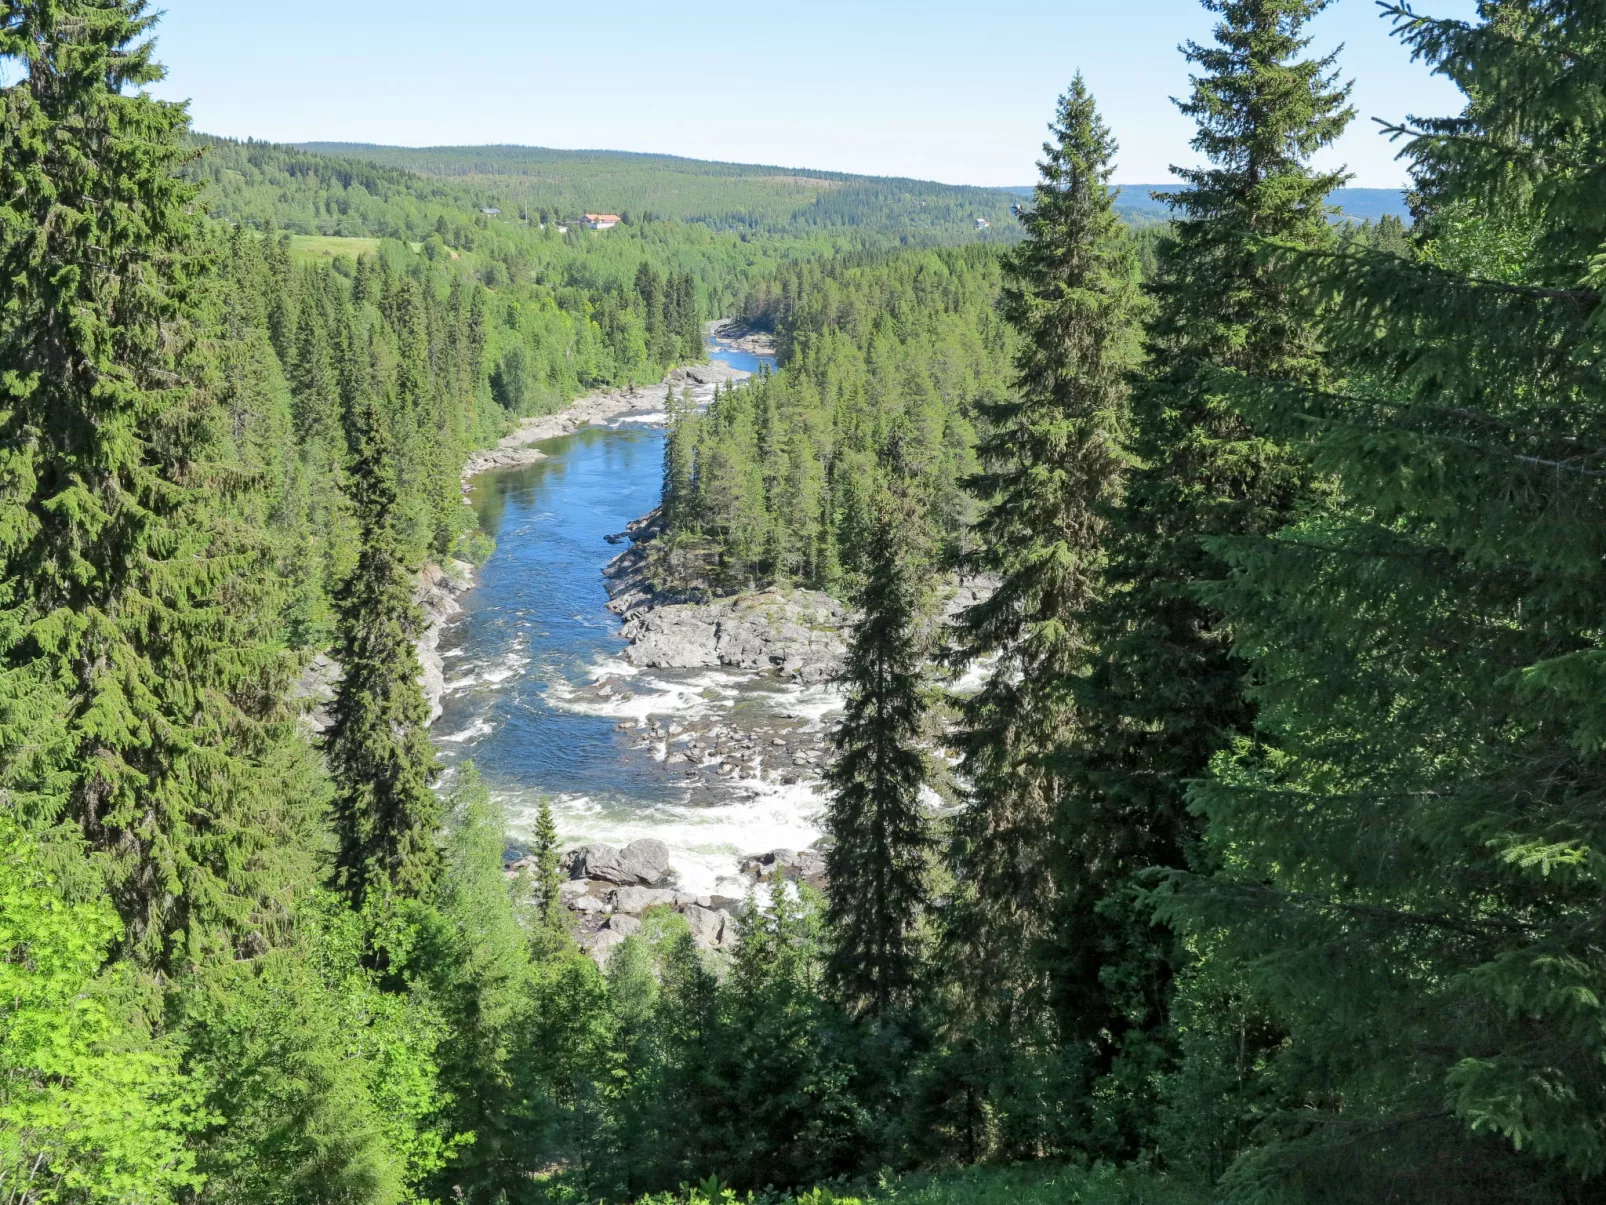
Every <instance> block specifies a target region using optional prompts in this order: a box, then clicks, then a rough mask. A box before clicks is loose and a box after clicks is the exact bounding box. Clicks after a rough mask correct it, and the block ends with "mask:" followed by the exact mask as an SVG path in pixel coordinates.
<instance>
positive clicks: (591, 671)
mask: <svg viewBox="0 0 1606 1205" xmlns="http://www.w3.org/2000/svg"><path fill="white" fill-rule="evenodd" d="M639 673H641V666H639V665H631V664H630V662H628V661H626V660H625V659H624V658H623V657H602V658H599V659H598V660H596V661H593V662H592V663H591V664H590V665H588V666H586V668H585V675H586V677H588V678H590V679H591V680H592V681H593V682H600V681H601V680H602V679H604V678H634V677H635V676H636V675H637V674H639Z"/></svg>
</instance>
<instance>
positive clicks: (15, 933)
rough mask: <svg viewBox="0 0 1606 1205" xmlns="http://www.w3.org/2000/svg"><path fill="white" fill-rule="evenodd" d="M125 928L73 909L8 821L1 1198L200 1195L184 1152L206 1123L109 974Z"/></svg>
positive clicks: (102, 906) (2, 949) (1, 825)
mask: <svg viewBox="0 0 1606 1205" xmlns="http://www.w3.org/2000/svg"><path fill="white" fill-rule="evenodd" d="M120 929H121V924H120V923H119V921H118V919H117V915H116V913H115V911H114V910H113V909H112V908H111V907H110V906H109V905H107V904H106V903H105V902H104V901H94V902H83V903H68V902H66V901H64V900H63V899H62V898H61V897H60V895H59V894H58V893H57V890H56V885H55V884H54V883H53V882H51V880H50V878H49V877H48V876H47V874H46V873H45V871H44V868H43V866H42V863H41V860H40V856H39V851H38V849H37V847H36V843H35V842H34V841H33V840H32V839H31V838H29V837H28V836H27V835H25V834H24V833H23V832H22V831H21V830H20V829H19V828H18V827H17V826H16V824H15V823H14V822H13V820H12V819H11V818H10V817H6V816H0V1189H3V1190H4V1191H5V1193H6V1197H5V1199H6V1200H7V1202H9V1203H14V1205H51V1203H54V1202H66V1201H74V1202H107V1203H108V1205H111V1203H113V1202H119V1203H123V1202H126V1203H137V1205H162V1203H164V1202H169V1201H173V1200H176V1199H177V1198H178V1197H179V1195H180V1194H181V1193H182V1192H183V1191H184V1190H186V1189H191V1188H194V1187H196V1186H198V1185H199V1184H200V1183H201V1177H200V1176H199V1175H198V1174H197V1172H196V1166H195V1158H194V1155H193V1153H192V1152H190V1151H189V1150H187V1149H186V1140H187V1139H188V1137H189V1136H190V1135H191V1134H192V1133H194V1132H195V1131H196V1130H198V1129H200V1128H201V1127H203V1126H204V1125H206V1124H207V1120H208V1114H207V1111H206V1109H205V1107H204V1105H203V1103H202V1101H201V1099H200V1092H199V1090H198V1086H197V1084H196V1082H195V1081H194V1080H193V1079H192V1078H190V1077H188V1076H186V1075H185V1074H184V1072H183V1071H182V1069H181V1067H180V1060H179V1049H178V1046H177V1044H176V1043H175V1042H174V1041H173V1040H172V1039H171V1038H163V1037H158V1036H155V1035H153V1034H152V1033H151V1032H150V1031H149V1030H148V1029H147V1028H146V1027H145V1026H144V1025H143V1024H142V1018H141V1017H140V1016H139V1015H138V1013H137V1011H136V1010H135V1009H133V1008H131V1007H129V1001H128V997H129V996H130V995H131V994H132V993H129V992H128V991H126V989H127V988H128V987H130V986H132V984H131V980H130V976H129V975H128V974H127V968H122V969H120V970H113V971H109V972H107V973H105V974H102V973H101V968H102V966H103V964H104V959H105V956H106V953H107V951H108V949H109V948H111V947H112V946H113V945H114V944H115V943H116V941H117V939H118V937H119V933H120Z"/></svg>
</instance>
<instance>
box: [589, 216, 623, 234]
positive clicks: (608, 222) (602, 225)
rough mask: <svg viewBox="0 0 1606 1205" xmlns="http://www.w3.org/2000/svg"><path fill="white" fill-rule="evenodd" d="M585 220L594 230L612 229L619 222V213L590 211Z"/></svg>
mask: <svg viewBox="0 0 1606 1205" xmlns="http://www.w3.org/2000/svg"><path fill="white" fill-rule="evenodd" d="M585 222H586V225H587V226H589V227H591V229H593V230H611V229H613V227H615V226H617V225H618V224H619V215H618V214H616V213H588V214H586V216H585Z"/></svg>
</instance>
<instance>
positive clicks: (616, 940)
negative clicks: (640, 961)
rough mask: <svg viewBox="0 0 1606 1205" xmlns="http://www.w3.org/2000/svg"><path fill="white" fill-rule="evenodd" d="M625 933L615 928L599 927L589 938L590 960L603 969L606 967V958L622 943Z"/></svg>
mask: <svg viewBox="0 0 1606 1205" xmlns="http://www.w3.org/2000/svg"><path fill="white" fill-rule="evenodd" d="M624 942H625V935H624V934H623V933H621V932H619V930H617V929H599V930H597V932H596V933H595V934H594V935H593V936H592V938H591V940H590V943H589V945H590V951H589V952H590V954H591V958H592V961H593V962H595V963H596V964H597V965H598V966H599V967H602V968H603V969H604V970H606V969H607V966H608V959H609V958H610V957H611V956H612V955H613V952H614V950H616V949H617V948H618V947H620V946H622V945H624Z"/></svg>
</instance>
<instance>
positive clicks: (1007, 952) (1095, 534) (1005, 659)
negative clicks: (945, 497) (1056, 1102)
mask: <svg viewBox="0 0 1606 1205" xmlns="http://www.w3.org/2000/svg"><path fill="white" fill-rule="evenodd" d="M1049 128H1050V130H1051V132H1052V133H1053V136H1054V137H1053V141H1051V142H1048V143H1046V144H1045V145H1044V147H1043V152H1044V158H1043V161H1042V162H1041V163H1040V164H1039V168H1040V170H1041V173H1042V179H1041V180H1040V182H1039V183H1038V185H1037V187H1036V190H1035V192H1034V194H1033V203H1032V205H1031V207H1030V209H1029V210H1027V212H1026V213H1025V214H1024V215H1023V216H1022V225H1023V226H1024V227H1025V231H1026V238H1025V240H1024V241H1023V242H1022V243H1021V244H1020V246H1019V248H1018V249H1017V250H1016V251H1015V252H1014V253H1013V254H1012V255H1011V256H1010V258H1009V262H1008V264H1007V268H1006V279H1005V287H1004V292H1003V303H1002V313H1003V315H1004V317H1005V318H1006V319H1007V320H1008V321H1009V322H1010V324H1011V325H1013V326H1014V327H1015V329H1016V330H1017V331H1019V332H1020V334H1021V336H1022V338H1021V340H1020V345H1019V351H1018V352H1017V354H1016V358H1015V376H1014V396H1013V398H1012V399H1011V400H1009V401H1007V402H999V403H994V404H993V405H991V406H989V407H987V409H986V411H985V412H984V415H983V418H984V421H985V422H986V424H987V426H988V434H987V435H986V437H985V438H984V440H983V441H982V444H981V446H980V448H979V450H978V454H979V456H980V458H981V460H982V462H983V465H984V466H985V468H984V471H983V472H982V473H980V474H978V475H977V476H975V477H974V478H973V479H972V480H971V481H970V483H969V486H970V489H971V490H972V491H973V492H974V493H975V495H976V496H977V498H978V499H979V500H980V501H982V502H983V503H985V504H986V505H987V507H988V509H987V510H986V512H985V514H984V516H983V518H982V520H981V521H980V523H979V524H978V526H977V530H976V535H975V541H974V542H975V546H976V551H975V552H974V553H973V554H972V555H971V556H970V557H969V560H968V565H967V567H968V568H969V569H971V570H973V571H976V572H979V573H983V574H988V575H996V576H997V578H998V579H999V586H998V589H997V591H996V592H995V593H994V594H993V595H992V596H991V597H990V598H988V599H987V600H986V601H985V602H982V603H980V604H978V605H977V606H975V607H972V608H971V609H970V610H969V611H968V612H966V613H965V614H964V616H963V617H962V626H961V629H960V632H959V641H960V646H961V651H960V660H961V661H963V662H975V661H979V660H982V659H987V658H991V659H993V660H992V661H991V668H990V669H989V671H988V675H987V681H986V685H985V686H984V688H983V689H982V690H981V691H980V693H978V694H977V695H975V696H974V697H973V698H972V699H970V700H969V701H968V702H967V704H966V706H965V710H964V721H963V731H962V734H961V743H962V746H963V749H964V763H963V769H962V773H963V776H964V777H965V779H966V780H967V781H968V782H969V784H970V788H969V802H968V805H967V807H966V810H965V812H964V814H963V815H962V817H961V818H960V820H959V822H958V823H957V825H956V832H955V841H954V844H953V847H952V849H951V851H950V859H951V861H952V863H953V867H954V871H955V877H956V880H957V882H958V885H959V887H958V891H957V892H956V900H955V905H954V906H953V907H952V908H951V909H950V910H949V927H948V943H947V944H948V949H949V951H950V952H951V953H952V954H953V955H954V956H955V964H954V969H955V970H957V971H959V972H960V973H961V975H962V978H963V980H964V982H965V984H966V989H967V990H966V996H967V998H968V999H969V1001H970V1004H971V1006H972V1008H973V1010H974V1016H973V1020H974V1022H975V1023H976V1024H977V1025H978V1026H979V1027H980V1028H981V1029H983V1030H987V1031H991V1033H992V1036H993V1037H995V1038H999V1039H1002V1038H1005V1036H1006V1035H1007V1037H1008V1040H1009V1041H1011V1042H1015V1043H1018V1044H1021V1045H1023V1046H1029V1045H1031V1044H1032V1042H1033V1039H1034V1037H1035V1038H1037V1039H1039V1040H1041V1039H1043V1038H1047V1040H1050V1041H1052V1035H1051V1034H1045V1033H1043V1032H1042V1031H1041V1030H1040V1022H1041V1020H1042V1016H1043V1014H1042V1006H1043V1004H1044V1003H1045V1000H1046V993H1045V982H1044V970H1045V960H1044V958H1043V954H1044V952H1045V951H1044V950H1043V948H1042V943H1043V941H1044V940H1045V928H1046V925H1047V924H1048V922H1049V921H1050V919H1051V916H1052V913H1051V910H1050V909H1049V908H1048V907H1046V904H1047V902H1048V899H1049V896H1050V894H1051V893H1052V892H1053V891H1054V889H1055V888H1054V878H1053V876H1054V867H1053V859H1052V857H1051V849H1050V847H1051V841H1052V833H1053V821H1054V818H1055V815H1056V812H1057V811H1058V808H1059V806H1060V796H1061V793H1062V791H1063V787H1062V785H1061V783H1060V782H1059V781H1058V776H1057V773H1056V770H1055V767H1054V763H1053V755H1054V751H1055V750H1056V748H1057V747H1058V746H1059V745H1060V743H1061V742H1062V741H1063V740H1064V738H1065V734H1066V731H1067V728H1068V726H1069V725H1070V724H1072V723H1073V722H1074V718H1075V717H1074V708H1073V706H1072V701H1071V698H1070V684H1071V679H1072V677H1073V676H1074V675H1076V674H1077V673H1078V672H1079V671H1080V669H1081V668H1082V666H1083V664H1084V663H1085V659H1086V657H1087V652H1088V649H1087V645H1088V636H1087V630H1086V628H1087V625H1086V614H1085V613H1086V611H1087V609H1088V606H1089V604H1090V603H1091V601H1092V600H1093V599H1094V598H1095V597H1096V596H1097V594H1098V591H1099V588H1100V577H1101V572H1102V569H1103V560H1104V542H1105V538H1106V526H1107V523H1106V519H1105V514H1104V512H1105V510H1106V509H1107V508H1108V507H1109V505H1110V504H1111V503H1112V502H1113V501H1114V500H1115V498H1116V496H1117V491H1118V489H1119V485H1120V480H1121V474H1122V469H1123V467H1124V453H1123V451H1122V448H1121V443H1122V440H1123V438H1124V437H1125V433H1126V432H1125V427H1126V406H1127V396H1128V392H1129V387H1128V376H1129V374H1130V373H1131V372H1132V370H1133V369H1134V367H1135V366H1136V365H1137V363H1138V358H1139V354H1140V322H1141V318H1142V312H1143V300H1142V296H1141V293H1140V292H1139V288H1138V277H1137V261H1136V256H1135V253H1134V249H1133V246H1132V243H1131V241H1130V239H1129V238H1128V237H1127V235H1126V233H1125V231H1124V230H1123V228H1122V226H1121V223H1120V220H1119V219H1118V218H1117V217H1116V215H1115V212H1114V205H1113V196H1112V193H1111V190H1110V188H1109V178H1110V174H1111V172H1112V171H1113V169H1114V162H1115V152H1116V146H1115V140H1114V139H1113V138H1112V137H1111V135H1110V132H1109V129H1108V127H1106V126H1105V124H1104V122H1103V121H1102V120H1101V118H1100V117H1099V114H1098V110H1097V107H1096V105H1095V103H1094V99H1093V96H1092V94H1091V93H1090V92H1089V90H1088V88H1087V85H1086V83H1085V82H1084V81H1083V79H1082V77H1081V76H1080V75H1078V76H1077V77H1076V79H1075V80H1074V81H1073V82H1072V84H1071V86H1070V88H1069V89H1068V90H1067V91H1066V93H1065V94H1064V95H1063V96H1062V97H1061V98H1060V100H1059V106H1058V109H1057V111H1056V113H1055V117H1054V121H1053V122H1052V124H1051V125H1050V127H1049Z"/></svg>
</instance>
